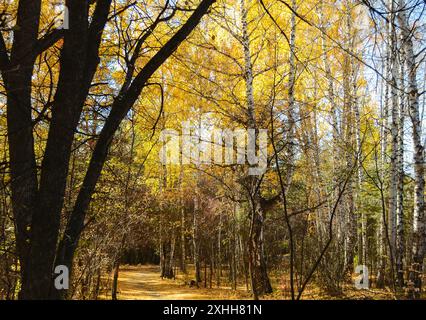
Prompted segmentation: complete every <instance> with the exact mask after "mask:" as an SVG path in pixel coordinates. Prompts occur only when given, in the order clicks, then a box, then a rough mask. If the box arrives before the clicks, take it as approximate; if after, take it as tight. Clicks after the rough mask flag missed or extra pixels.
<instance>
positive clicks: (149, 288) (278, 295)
mask: <svg viewBox="0 0 426 320" xmlns="http://www.w3.org/2000/svg"><path fill="white" fill-rule="evenodd" d="M188 280H190V279H189V278H188V276H185V275H184V274H178V275H177V277H176V279H175V280H173V279H161V277H160V268H159V267H158V266H152V265H143V266H141V265H139V266H122V267H121V268H120V274H119V280H118V299H120V300H213V299H223V300H238V299H251V295H250V293H248V292H247V290H246V288H245V286H239V287H238V288H237V290H232V289H231V288H230V287H229V286H228V287H225V286H221V287H219V288H217V287H215V286H213V287H212V288H204V283H203V282H202V283H200V288H196V287H190V286H189V285H188ZM272 285H273V287H274V288H276V290H275V291H274V293H273V294H271V295H268V296H265V297H263V299H277V300H281V299H289V296H288V294H283V290H282V288H280V287H281V286H279V284H278V282H277V279H274V278H273V279H272ZM280 289H281V290H280ZM302 298H303V299H318V300H322V299H355V300H382V299H384V300H392V299H394V296H393V294H392V292H390V291H389V290H378V289H369V290H356V289H355V288H353V286H349V285H348V286H345V287H344V290H343V294H341V295H339V296H329V295H327V294H325V293H324V292H321V290H319V289H318V288H316V287H311V288H307V290H306V291H305V293H304V294H303V297H302Z"/></svg>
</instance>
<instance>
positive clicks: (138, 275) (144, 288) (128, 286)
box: [118, 266, 238, 300]
mask: <svg viewBox="0 0 426 320" xmlns="http://www.w3.org/2000/svg"><path fill="white" fill-rule="evenodd" d="M118 291H119V292H118V298H119V299H120V300H190V299H191V300H210V299H221V298H222V299H237V298H238V297H237V296H236V295H235V292H233V291H232V290H230V289H226V288H220V289H217V288H212V289H202V288H200V289H197V288H190V287H188V286H187V285H185V284H184V281H183V280H182V279H177V280H168V279H161V278H160V268H159V267H158V266H136V267H130V266H123V267H122V268H120V275H119V278H118Z"/></svg>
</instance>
